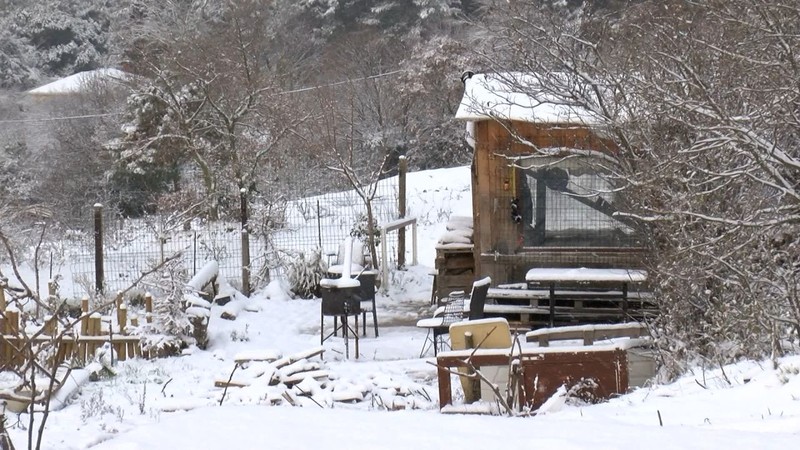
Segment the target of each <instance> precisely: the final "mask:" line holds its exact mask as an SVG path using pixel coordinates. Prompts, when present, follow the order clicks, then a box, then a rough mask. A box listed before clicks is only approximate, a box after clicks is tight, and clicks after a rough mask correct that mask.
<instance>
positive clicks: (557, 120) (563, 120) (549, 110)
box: [456, 72, 599, 125]
mask: <svg viewBox="0 0 800 450" xmlns="http://www.w3.org/2000/svg"><path fill="white" fill-rule="evenodd" d="M462 79H463V80H464V97H463V98H462V99H461V104H460V105H459V107H458V111H457V112H456V119H460V120H469V121H474V120H485V119H500V120H516V121H521V122H534V123H552V124H573V125H596V124H598V123H599V120H598V118H597V117H595V116H594V114H592V113H591V112H590V111H587V110H586V109H583V108H580V107H576V106H572V105H568V104H566V103H565V102H564V101H562V100H560V99H558V98H557V97H556V96H555V95H553V93H552V92H553V91H552V90H551V89H548V88H546V87H543V83H550V82H553V83H557V84H559V86H558V88H559V90H561V89H565V86H566V88H569V85H570V84H573V85H574V84H575V83H576V82H575V81H572V80H569V79H567V77H566V75H563V74H546V75H539V74H526V73H520V72H506V73H487V74H474V75H472V74H470V73H469V72H467V73H465V75H464V77H463V78H462Z"/></svg>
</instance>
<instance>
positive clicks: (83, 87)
mask: <svg viewBox="0 0 800 450" xmlns="http://www.w3.org/2000/svg"><path fill="white" fill-rule="evenodd" d="M130 77H131V74H129V73H127V72H123V71H121V70H119V69H112V68H106V69H97V70H88V71H86V72H78V73H76V74H74V75H70V76H68V77H65V78H61V79H59V80H56V81H53V82H52V83H48V84H45V85H44V86H39V87H37V88H35V89H31V90H30V91H28V94H31V95H64V94H75V93H79V92H86V91H88V90H90V89H91V86H92V85H93V84H95V83H98V82H108V81H112V82H114V81H124V80H127V79H129V78H130Z"/></svg>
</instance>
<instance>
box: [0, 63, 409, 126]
mask: <svg viewBox="0 0 800 450" xmlns="http://www.w3.org/2000/svg"><path fill="white" fill-rule="evenodd" d="M401 72H405V69H396V70H392V71H389V72H383V73H379V74H376V75H369V76H366V77H360V78H349V79H347V80H342V81H336V82H333V83H327V84H320V85H316V86H308V87H303V88H297V89H291V90H288V91H282V92H276V93H275V95H288V94H299V93H302V92H308V91H313V90H316V89H323V88H328V87H334V86H340V85H343V84H347V83H352V82H354V81H367V80H375V79H378V78H383V77H387V76H389V75H395V74H398V73H401ZM122 114H124V113H122V112H114V113H103V114H82V115H78V116H61V117H38V118H27V119H0V124H10V123H31V122H56V121H60V120H77V119H96V118H99V117H110V116H119V115H122Z"/></svg>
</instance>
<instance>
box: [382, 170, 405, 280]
mask: <svg viewBox="0 0 800 450" xmlns="http://www.w3.org/2000/svg"><path fill="white" fill-rule="evenodd" d="M407 172H408V160H406V156H405V155H402V156H400V170H399V172H398V174H397V180H398V181H397V183H398V191H399V192H398V202H399V205H398V213H399V215H400V217H399V218H400V219H403V218H405V217H406V173H407ZM384 245H386V244H384ZM405 265H406V229H405V227H403V228H400V229H399V230H397V268H398V269H402V268H403V267H404V266H405Z"/></svg>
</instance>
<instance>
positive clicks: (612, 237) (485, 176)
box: [438, 72, 643, 284]
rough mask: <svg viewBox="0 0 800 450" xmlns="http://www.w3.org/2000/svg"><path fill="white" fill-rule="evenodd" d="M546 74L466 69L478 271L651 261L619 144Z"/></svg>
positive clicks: (462, 112)
mask: <svg viewBox="0 0 800 450" xmlns="http://www.w3.org/2000/svg"><path fill="white" fill-rule="evenodd" d="M545 78H548V77H541V76H537V75H535V74H522V73H498V74H472V73H469V72H467V73H465V74H464V76H463V77H462V81H463V82H464V97H463V99H462V102H461V104H460V106H459V109H458V111H457V113H456V118H457V119H459V120H463V121H465V122H466V130H467V136H466V138H467V140H468V142H469V143H470V145H471V146H472V147H473V148H474V156H473V161H472V202H473V236H472V240H473V243H474V245H473V249H472V250H473V259H474V265H475V267H474V273H475V274H476V276H490V277H491V278H492V280H493V281H494V282H495V283H499V284H504V283H518V282H523V281H525V274H526V272H527V271H528V270H529V269H531V268H537V267H555V268H559V267H563V268H571V267H587V268H630V269H636V268H639V267H641V265H642V258H641V257H642V255H643V242H642V239H641V235H642V234H641V231H640V230H639V229H638V226H637V224H635V223H633V222H631V221H630V220H626V219H625V218H623V217H620V216H619V215H617V214H615V212H616V211H617V210H618V206H619V204H620V203H622V202H624V198H621V197H620V195H619V194H618V193H617V191H616V189H615V188H616V187H617V185H618V183H617V181H616V180H615V179H614V174H615V173H618V172H617V171H616V170H615V167H617V166H616V165H617V164H618V162H619V161H617V158H616V157H617V151H616V147H615V145H614V143H613V142H612V141H611V140H610V139H608V138H606V137H605V136H604V134H605V133H604V129H603V127H602V126H601V123H600V121H599V120H597V119H596V118H595V117H594V116H593V115H592V114H590V113H589V112H587V111H586V110H582V109H580V108H575V107H572V106H568V105H565V104H563V103H560V102H558V101H556V100H555V99H554V97H553V96H552V95H548V94H547V91H548V89H545V87H544V86H543V83H545V81H544V80H545ZM549 79H552V74H551V75H550V76H549ZM438 256H439V257H441V258H442V259H446V255H444V254H442V255H438Z"/></svg>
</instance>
